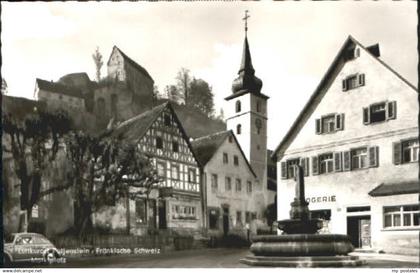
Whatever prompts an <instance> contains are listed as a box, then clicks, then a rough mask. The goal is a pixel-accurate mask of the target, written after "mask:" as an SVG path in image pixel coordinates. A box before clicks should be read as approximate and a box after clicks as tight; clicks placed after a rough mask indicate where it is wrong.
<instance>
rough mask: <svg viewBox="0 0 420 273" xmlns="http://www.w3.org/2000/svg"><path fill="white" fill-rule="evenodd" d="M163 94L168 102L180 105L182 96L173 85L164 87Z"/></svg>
mask: <svg viewBox="0 0 420 273" xmlns="http://www.w3.org/2000/svg"><path fill="white" fill-rule="evenodd" d="M165 94H166V97H167V98H168V100H170V101H172V102H175V103H177V104H180V102H181V101H182V94H181V93H180V91H179V90H178V88H177V87H176V86H175V85H167V86H166V87H165Z"/></svg>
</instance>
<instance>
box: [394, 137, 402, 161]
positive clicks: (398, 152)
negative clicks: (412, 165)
mask: <svg viewBox="0 0 420 273" xmlns="http://www.w3.org/2000/svg"><path fill="white" fill-rule="evenodd" d="M392 146H393V149H394V151H393V153H392V154H393V162H394V164H395V165H398V164H401V150H402V148H401V146H402V145H401V142H394V143H392Z"/></svg>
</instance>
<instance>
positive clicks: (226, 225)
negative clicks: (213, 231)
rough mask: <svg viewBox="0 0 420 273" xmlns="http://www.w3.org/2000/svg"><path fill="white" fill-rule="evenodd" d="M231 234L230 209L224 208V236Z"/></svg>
mask: <svg viewBox="0 0 420 273" xmlns="http://www.w3.org/2000/svg"><path fill="white" fill-rule="evenodd" d="M228 233H229V208H223V235H224V236H226V235H227V234H228Z"/></svg>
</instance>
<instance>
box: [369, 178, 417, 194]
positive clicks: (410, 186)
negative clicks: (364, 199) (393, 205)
mask: <svg viewBox="0 0 420 273" xmlns="http://www.w3.org/2000/svg"><path fill="white" fill-rule="evenodd" d="M419 182H420V181H418V180H416V181H407V182H400V183H382V184H380V185H379V186H377V187H376V188H374V189H373V190H371V191H370V192H369V195H370V196H374V197H376V196H389V195H399V194H410V193H417V194H418V193H420V183H419Z"/></svg>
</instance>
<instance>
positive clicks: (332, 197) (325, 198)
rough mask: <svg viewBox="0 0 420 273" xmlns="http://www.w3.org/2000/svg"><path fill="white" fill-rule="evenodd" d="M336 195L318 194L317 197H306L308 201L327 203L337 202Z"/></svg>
mask: <svg viewBox="0 0 420 273" xmlns="http://www.w3.org/2000/svg"><path fill="white" fill-rule="evenodd" d="M335 201H336V199H335V195H328V196H316V197H308V198H306V202H308V203H327V202H335Z"/></svg>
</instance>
